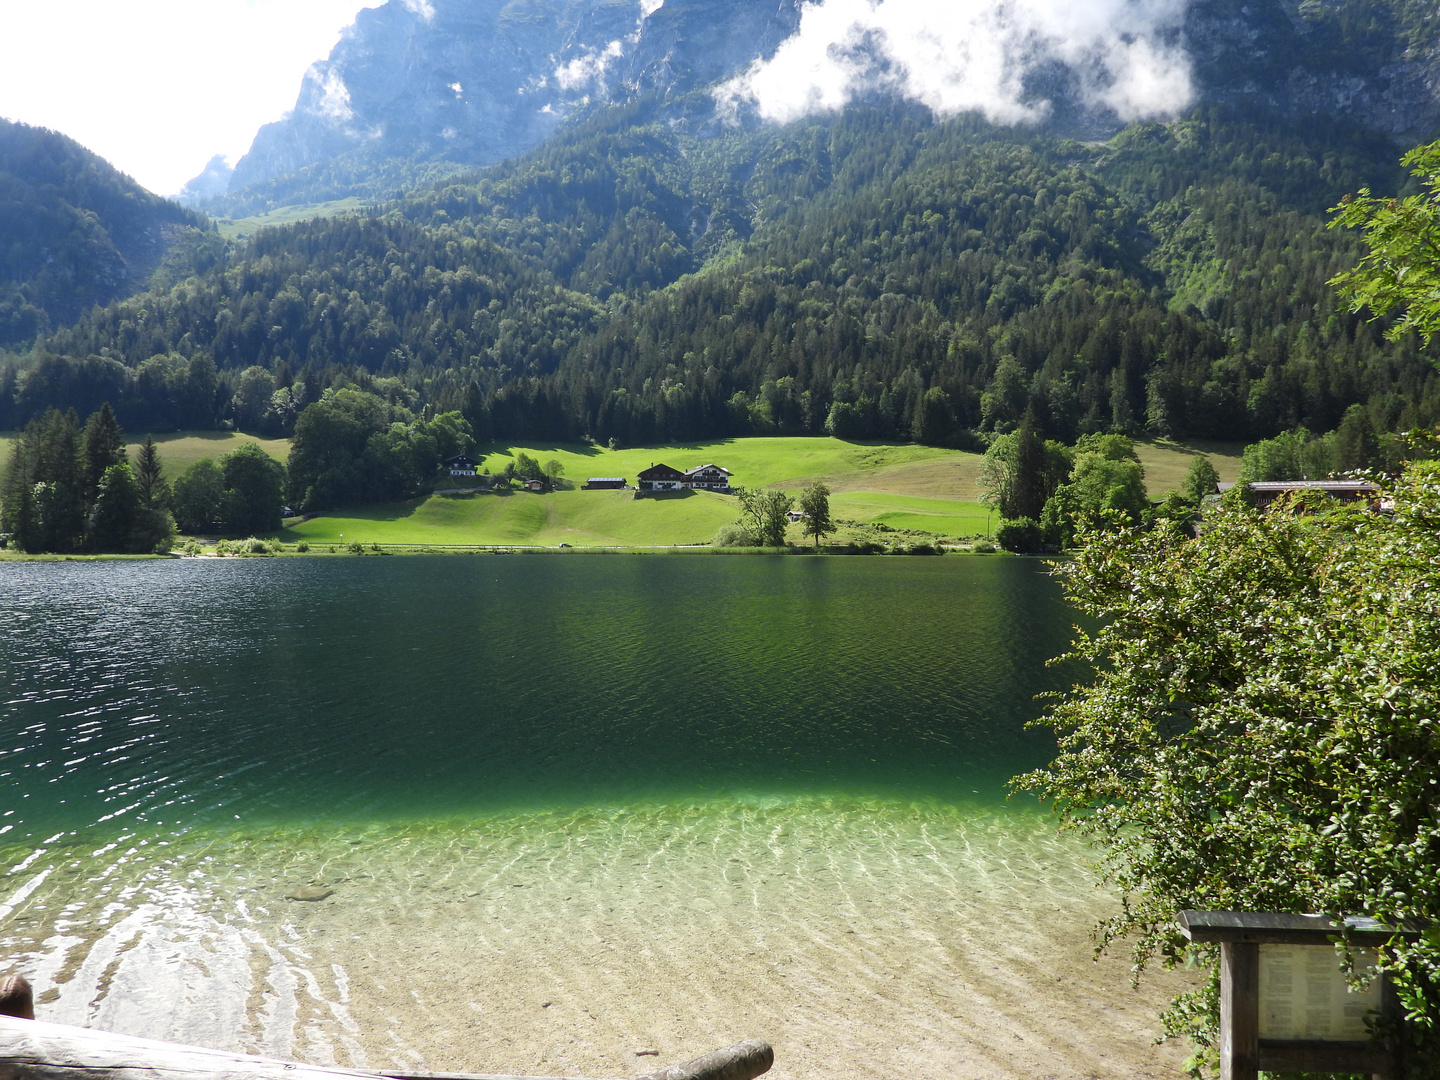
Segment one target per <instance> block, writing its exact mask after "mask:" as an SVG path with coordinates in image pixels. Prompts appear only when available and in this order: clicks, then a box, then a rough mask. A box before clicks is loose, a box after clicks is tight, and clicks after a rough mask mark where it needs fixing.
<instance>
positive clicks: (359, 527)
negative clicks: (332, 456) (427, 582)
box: [280, 489, 740, 547]
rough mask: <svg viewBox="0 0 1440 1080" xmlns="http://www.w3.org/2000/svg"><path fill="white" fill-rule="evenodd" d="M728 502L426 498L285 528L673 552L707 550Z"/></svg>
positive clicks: (321, 533)
mask: <svg viewBox="0 0 1440 1080" xmlns="http://www.w3.org/2000/svg"><path fill="white" fill-rule="evenodd" d="M739 512H740V511H739V508H738V506H737V504H736V501H735V499H734V497H733V496H728V495H717V494H714V493H713V492H707V491H697V492H691V493H689V494H685V495H676V496H671V497H662V498H650V499H637V498H635V496H634V493H633V492H630V491H580V490H578V489H571V490H566V491H555V492H551V493H549V494H546V495H533V494H531V493H529V492H524V491H513V492H510V493H508V494H489V493H482V494H476V495H465V496H444V495H432V496H431V497H429V498H428V499H422V500H417V501H412V502H407V503H391V504H387V505H383V506H370V507H360V508H350V509H346V510H344V511H339V512H337V513H335V514H333V515H332V514H326V515H324V516H321V517H314V518H310V519H309V520H308V521H304V522H301V523H299V524H297V525H293V526H291V527H290V528H287V529H285V530H284V531H282V532H281V533H280V538H281V539H282V540H285V541H287V542H291V543H293V542H297V541H300V540H307V541H309V542H310V543H311V544H312V545H313V544H352V543H360V544H379V545H381V546H382V547H383V546H384V545H386V544H428V545H436V546H438V545H446V544H450V545H467V544H477V545H490V544H498V545H510V544H513V545H517V546H525V545H542V546H548V547H554V546H557V545H559V544H570V545H571V546H573V547H651V546H659V547H673V546H675V545H679V544H704V543H708V542H709V541H710V540H711V539H712V538H713V537H714V535H715V533H716V532H717V531H718V530H719V528H720V526H721V525H724V524H725V523H727V522H730V521H734V520H735V518H736V517H737V516H738V515H739Z"/></svg>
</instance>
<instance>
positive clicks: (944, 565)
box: [0, 556, 1070, 843]
mask: <svg viewBox="0 0 1440 1080" xmlns="http://www.w3.org/2000/svg"><path fill="white" fill-rule="evenodd" d="M0 585H3V590H4V596H5V600H4V613H5V620H4V627H3V630H0V693H3V694H4V698H3V700H4V702H5V705H4V709H5V717H4V734H3V736H0V738H3V742H0V755H3V756H0V778H3V782H4V784H5V785H6V789H7V791H8V793H9V798H8V799H7V805H6V806H5V808H4V813H5V816H4V818H3V824H0V828H3V829H4V830H5V832H4V835H3V838H0V842H6V841H8V842H11V843H26V842H38V841H43V840H46V839H48V838H51V837H53V836H54V835H55V834H57V833H76V834H84V833H94V834H95V835H97V836H105V835H108V834H109V833H112V832H114V831H116V830H120V829H124V830H130V829H133V830H140V831H143V832H145V833H153V832H155V831H158V830H173V831H180V832H184V831H188V830H193V829H207V828H229V827H232V823H235V822H239V823H241V824H242V825H245V826H259V825H264V826H267V827H268V826H277V825H279V826H286V825H312V824H317V823H322V822H349V823H369V822H377V821H378V822H391V821H403V820H413V819H434V818H437V817H438V818H448V817H454V816H474V815H477V814H485V815H492V814H497V813H498V814H503V813H507V812H513V811H529V810H537V809H546V810H548V809H555V808H559V807H584V806H608V805H632V804H636V803H646V802H672V801H675V800H687V799H702V800H709V799H715V798H725V799H741V800H752V799H760V800H767V799H781V800H783V799H788V798H791V797H793V796H796V795H815V794H825V795H846V796H853V795H867V796H869V795H874V796H882V797H895V798H901V799H938V800H942V801H947V802H969V801H972V800H977V799H978V800H980V801H994V800H997V799H1000V798H1003V792H1002V785H1003V783H1004V780H1005V778H1006V777H1008V776H1010V775H1012V774H1013V773H1015V772H1016V771H1019V770H1021V769H1025V768H1030V767H1033V766H1035V765H1037V764H1039V763H1041V762H1043V761H1044V760H1045V758H1046V755H1047V753H1048V750H1049V747H1050V746H1051V745H1052V744H1051V741H1050V737H1049V736H1048V734H1046V733H1043V732H1026V731H1025V730H1024V724H1025V722H1026V721H1027V720H1029V719H1032V718H1033V717H1034V716H1035V715H1036V712H1037V706H1036V704H1035V702H1034V701H1033V696H1034V694H1035V693H1036V692H1037V691H1039V690H1041V689H1043V688H1045V687H1047V686H1051V685H1054V684H1055V682H1056V678H1055V677H1054V676H1053V675H1052V674H1051V673H1049V672H1047V671H1046V670H1045V666H1044V664H1045V661H1046V659H1047V658H1049V657H1051V656H1054V655H1055V654H1057V653H1058V652H1060V651H1061V650H1062V649H1063V648H1064V645H1065V642H1066V640H1067V635H1068V630H1069V622H1070V619H1069V617H1068V615H1067V613H1066V611H1065V610H1064V608H1063V605H1062V603H1061V600H1060V597H1059V590H1058V588H1057V586H1056V584H1055V582H1054V581H1053V580H1052V579H1051V578H1050V577H1049V576H1048V574H1047V572H1046V569H1045V567H1044V566H1043V565H1042V564H1040V563H1038V562H1032V561H1023V560H1017V559H1000V558H996V559H984V558H966V559H959V558H956V559H924V558H910V559H856V558H850V559H835V558H829V559H826V558H744V557H729V558H726V557H711V558H686V557H654V556H635V557H629V556H593V557H580V556H567V557H544V556H506V557H497V556H491V557H470V558H462V557H435V558H425V557H416V558H403V559H400V558H388V559H387V558H369V559H347V560H321V559H313V560H253V559H252V560H239V559H236V560H231V561H220V560H204V561H201V560H192V561H183V562H168V563H141V564H116V563H111V564H68V565H66V564H38V563H37V564H12V565H9V566H6V567H4V568H3V569H0Z"/></svg>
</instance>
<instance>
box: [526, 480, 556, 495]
mask: <svg viewBox="0 0 1440 1080" xmlns="http://www.w3.org/2000/svg"><path fill="white" fill-rule="evenodd" d="M525 490H526V491H534V492H536V493H537V494H538V493H539V492H543V491H549V490H550V485H549V484H547V483H546V482H545V481H544V480H526V481H525Z"/></svg>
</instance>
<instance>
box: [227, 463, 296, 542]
mask: <svg viewBox="0 0 1440 1080" xmlns="http://www.w3.org/2000/svg"><path fill="white" fill-rule="evenodd" d="M220 474H221V476H222V478H223V480H224V484H225V491H224V494H223V495H222V496H221V503H220V506H221V515H222V517H223V519H224V521H225V528H226V530H227V531H229V532H235V533H257V532H274V531H275V530H277V529H279V528H280V507H281V505H282V502H283V499H284V495H285V466H284V465H281V464H280V462H278V461H276V460H275V459H274V458H272V457H271V456H270V455H269V454H267V453H265V451H264V450H261V449H260V448H259V447H258V446H256V445H255V444H254V443H246V444H245V445H243V446H237V447H236V448H235V449H234V450H231V451H230V452H229V453H226V454H222V455H221V457H220Z"/></svg>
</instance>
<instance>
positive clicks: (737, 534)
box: [710, 521, 755, 547]
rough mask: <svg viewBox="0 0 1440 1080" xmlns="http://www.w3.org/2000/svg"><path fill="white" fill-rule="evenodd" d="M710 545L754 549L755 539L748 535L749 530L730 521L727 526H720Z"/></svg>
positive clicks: (736, 522)
mask: <svg viewBox="0 0 1440 1080" xmlns="http://www.w3.org/2000/svg"><path fill="white" fill-rule="evenodd" d="M710 543H711V546H713V547H754V546H755V538H754V537H753V536H751V535H750V530H749V529H747V528H745V527H744V526H743V525H741V524H740V523H739V522H738V521H732V522H730V523H729V524H728V525H721V526H720V531H719V532H717V533H716V534H715V539H714V540H711V541H710Z"/></svg>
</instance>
